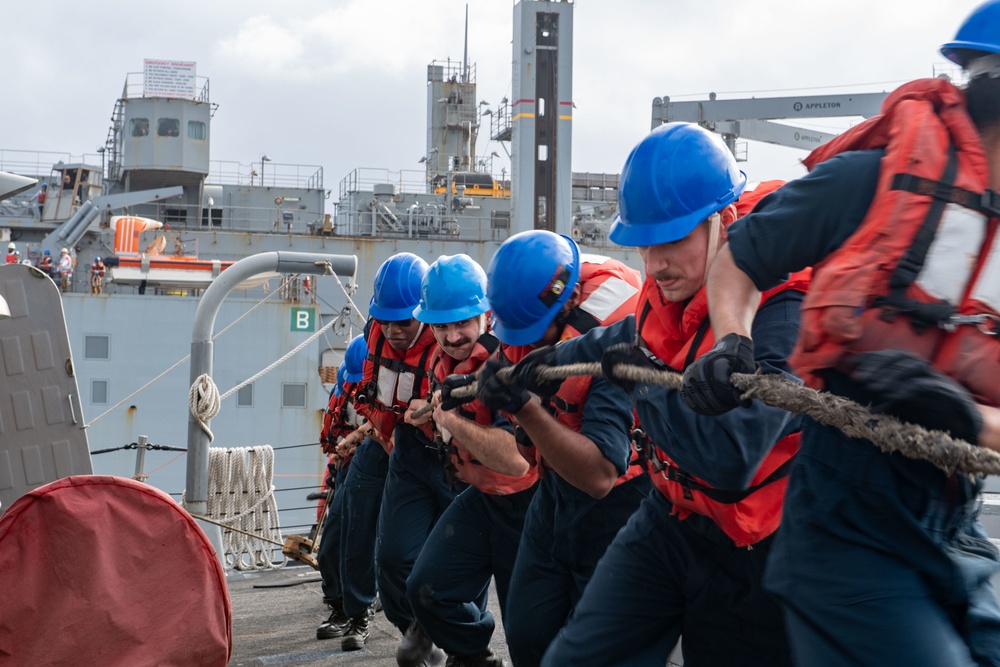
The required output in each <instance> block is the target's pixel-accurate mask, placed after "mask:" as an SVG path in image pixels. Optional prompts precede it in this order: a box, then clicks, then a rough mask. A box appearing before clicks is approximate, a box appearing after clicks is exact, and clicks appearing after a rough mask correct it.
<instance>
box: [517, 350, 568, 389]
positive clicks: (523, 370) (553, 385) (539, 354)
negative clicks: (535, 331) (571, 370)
mask: <svg viewBox="0 0 1000 667" xmlns="http://www.w3.org/2000/svg"><path fill="white" fill-rule="evenodd" d="M555 365H556V349H555V347H553V346H551V345H547V346H545V347H540V348H538V349H537V350H532V351H531V352H529V353H528V354H527V356H525V357H524V359H521V361H519V362H517V365H516V366H514V382H515V383H517V384H518V385H520V386H522V387H524V388H525V389H527V390H528V391H530V392H533V393H534V394H536V395H538V396H541V397H542V398H551V397H552V396H555V394H556V392H557V391H559V387H561V386H562V383H563V381H562V380H543V379H541V378H539V377H538V367H539V366H555Z"/></svg>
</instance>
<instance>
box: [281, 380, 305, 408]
mask: <svg viewBox="0 0 1000 667" xmlns="http://www.w3.org/2000/svg"><path fill="white" fill-rule="evenodd" d="M281 407H283V408H304V407H306V385H305V383H302V382H285V383H283V384H282V385H281Z"/></svg>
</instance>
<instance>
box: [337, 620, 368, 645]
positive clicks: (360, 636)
mask: <svg viewBox="0 0 1000 667" xmlns="http://www.w3.org/2000/svg"><path fill="white" fill-rule="evenodd" d="M368 635H369V630H368V611H367V610H365V611H364V612H362V613H361V614H358V615H357V616H355V617H354V618H352V619H351V620H350V623H349V624H348V626H347V630H346V631H345V632H344V638H343V639H341V640H340V648H342V649H343V650H345V651H360V650H361V649H363V648H364V647H365V642H366V641H368Z"/></svg>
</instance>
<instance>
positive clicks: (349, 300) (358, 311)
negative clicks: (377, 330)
mask: <svg viewBox="0 0 1000 667" xmlns="http://www.w3.org/2000/svg"><path fill="white" fill-rule="evenodd" d="M330 275H332V276H333V279H334V280H336V281H337V286H338V287H340V291H342V292H343V293H344V298H345V299H347V303H349V304H351V308H353V309H354V313H355V314H356V315H357V316H358V319H359V320H361V326H364V325H365V318H364V316H363V315H362V314H361V309H360V308H358V305H357V304H356V303H354V299H352V298H351V292H353V291H354V290H353V289H352V290H351V291H350V292H349V291H348V290H347V288H346V287H344V283H342V282H340V276H338V275H337V274H336V273H334V272H333V270H332V269H331V271H330ZM352 287H353V288H354V289H357V285H352Z"/></svg>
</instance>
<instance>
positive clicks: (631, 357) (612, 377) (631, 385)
mask: <svg viewBox="0 0 1000 667" xmlns="http://www.w3.org/2000/svg"><path fill="white" fill-rule="evenodd" d="M618 364H627V365H629V366H639V367H640V368H650V369H653V370H663V369H665V368H666V366H665V365H662V364H657V363H656V362H654V361H653V357H652V356H651V353H650V352H647V351H646V350H644V349H643V348H641V347H636V346H635V345H633V344H632V343H617V344H615V345H612V346H611V347H609V348H608V349H606V350H605V351H604V355H603V356H602V357H601V375H603V376H604V379H605V380H607V381H608V382H610V383H611V384H613V385H617V386H619V387H621V388H622V389H624V390H625V391H627V392H628V393H630V394H631V393H632V390H634V389H635V385H636V384H637V383H636V382H635V381H633V380H625V379H623V378H621V377H619V376H618V375H616V374H615V366H617V365H618Z"/></svg>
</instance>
